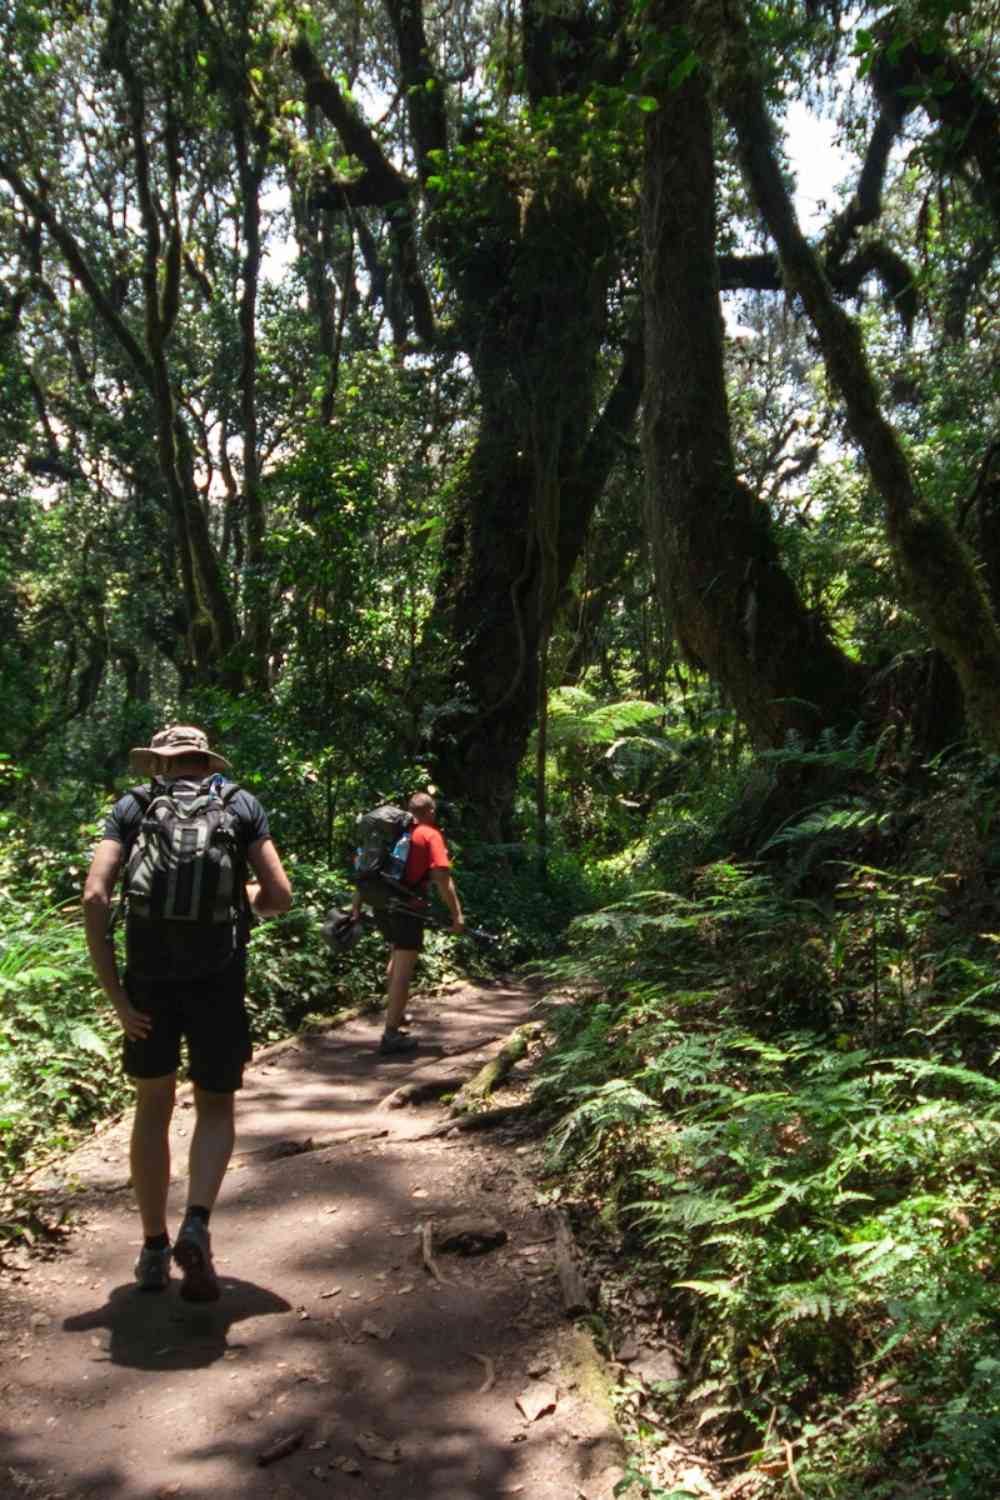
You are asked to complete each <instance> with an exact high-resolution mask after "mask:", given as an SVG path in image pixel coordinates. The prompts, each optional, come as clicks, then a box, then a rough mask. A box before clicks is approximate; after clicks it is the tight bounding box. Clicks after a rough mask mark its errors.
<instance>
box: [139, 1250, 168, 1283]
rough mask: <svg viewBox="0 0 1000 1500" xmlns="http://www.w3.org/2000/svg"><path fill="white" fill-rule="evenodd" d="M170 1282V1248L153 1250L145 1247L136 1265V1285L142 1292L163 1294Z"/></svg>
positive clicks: (140, 1252)
mask: <svg viewBox="0 0 1000 1500" xmlns="http://www.w3.org/2000/svg"><path fill="white" fill-rule="evenodd" d="M169 1281H170V1246H169V1245H164V1246H163V1248H162V1249H159V1248H157V1249H155V1250H151V1249H150V1248H149V1246H148V1245H143V1247H142V1249H141V1250H140V1251H139V1259H138V1260H137V1261H136V1263H135V1284H136V1286H137V1287H138V1288H139V1290H140V1292H163V1291H165V1290H166V1288H167V1284H168V1283H169Z"/></svg>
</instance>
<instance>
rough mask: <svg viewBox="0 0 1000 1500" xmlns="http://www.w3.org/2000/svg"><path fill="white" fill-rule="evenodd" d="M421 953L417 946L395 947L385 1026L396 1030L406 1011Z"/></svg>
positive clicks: (390, 970) (391, 964) (391, 961)
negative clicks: (411, 984) (411, 982)
mask: <svg viewBox="0 0 1000 1500" xmlns="http://www.w3.org/2000/svg"><path fill="white" fill-rule="evenodd" d="M418 957H419V954H418V952H417V950H416V948H393V950H392V958H391V959H390V960H389V1003H388V1005H387V1006H386V1012H385V1026H386V1030H387V1031H395V1030H396V1028H397V1027H398V1025H399V1023H400V1021H401V1020H402V1019H403V1015H404V1013H405V1011H406V1002H407V1001H408V1000H409V998H410V980H411V979H412V978H413V970H414V968H415V966H416V962H417V959H418Z"/></svg>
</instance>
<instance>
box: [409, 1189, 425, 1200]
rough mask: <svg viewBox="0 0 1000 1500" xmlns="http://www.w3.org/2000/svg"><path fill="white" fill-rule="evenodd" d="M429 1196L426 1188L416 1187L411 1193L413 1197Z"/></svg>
mask: <svg viewBox="0 0 1000 1500" xmlns="http://www.w3.org/2000/svg"><path fill="white" fill-rule="evenodd" d="M427 1196H428V1193H427V1189H426V1188H414V1189H413V1192H412V1193H411V1194H410V1197H411V1198H426V1197H427Z"/></svg>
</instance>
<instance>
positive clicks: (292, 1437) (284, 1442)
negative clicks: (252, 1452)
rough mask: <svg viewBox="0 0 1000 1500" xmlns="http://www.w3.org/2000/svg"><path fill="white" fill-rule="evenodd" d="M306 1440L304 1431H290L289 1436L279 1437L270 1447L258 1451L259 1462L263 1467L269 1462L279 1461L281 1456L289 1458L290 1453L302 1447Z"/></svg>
mask: <svg viewBox="0 0 1000 1500" xmlns="http://www.w3.org/2000/svg"><path fill="white" fill-rule="evenodd" d="M304 1441H305V1433H304V1432H290V1433H288V1435H287V1437H283V1438H279V1439H278V1441H277V1442H276V1443H272V1444H271V1446H270V1448H265V1449H263V1451H262V1452H260V1453H258V1454H257V1462H258V1463H259V1464H260V1465H261V1467H262V1468H263V1467H265V1466H266V1465H267V1464H273V1463H277V1461H278V1459H279V1458H287V1457H288V1455H289V1454H290V1453H294V1452H295V1450H296V1448H301V1447H302V1444H303V1442H304Z"/></svg>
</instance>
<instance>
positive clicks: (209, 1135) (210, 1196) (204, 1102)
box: [188, 1084, 236, 1209]
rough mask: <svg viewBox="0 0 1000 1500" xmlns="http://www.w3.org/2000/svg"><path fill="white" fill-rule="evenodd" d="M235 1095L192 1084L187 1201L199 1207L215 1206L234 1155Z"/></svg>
mask: <svg viewBox="0 0 1000 1500" xmlns="http://www.w3.org/2000/svg"><path fill="white" fill-rule="evenodd" d="M235 1097H236V1096H235V1095H234V1094H215V1093H212V1091H211V1090H210V1089H203V1088H199V1087H198V1085H197V1084H195V1086H194V1107H195V1125H194V1134H193V1135H192V1137H191V1152H190V1156H189V1158H188V1179H189V1181H188V1202H189V1203H198V1204H200V1205H201V1207H202V1208H209V1209H210V1208H212V1207H213V1206H214V1204H215V1200H216V1198H217V1197H218V1196H219V1189H220V1187H221V1186H222V1179H223V1178H224V1177H225V1175H226V1168H227V1167H228V1165H229V1158H230V1157H231V1156H232V1154H233V1144H234V1142H235V1139H236V1126H235V1121H234V1113H233V1106H234V1103H235Z"/></svg>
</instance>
